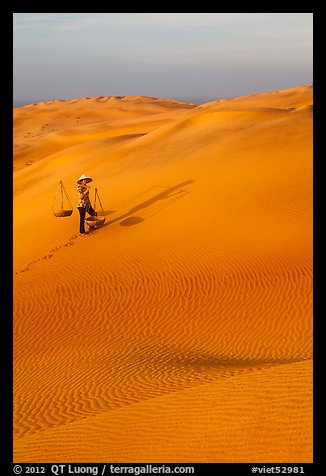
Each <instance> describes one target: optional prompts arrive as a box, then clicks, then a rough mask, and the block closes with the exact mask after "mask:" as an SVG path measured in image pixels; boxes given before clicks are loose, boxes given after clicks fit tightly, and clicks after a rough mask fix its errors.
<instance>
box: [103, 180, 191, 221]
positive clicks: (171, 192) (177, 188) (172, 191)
mask: <svg viewBox="0 0 326 476" xmlns="http://www.w3.org/2000/svg"><path fill="white" fill-rule="evenodd" d="M193 183H194V181H193V180H186V181H185V182H181V183H178V184H177V185H173V186H172V187H166V190H163V192H160V193H158V194H157V195H154V197H152V198H149V199H148V200H146V201H144V202H142V203H139V204H138V205H136V206H135V207H133V208H131V209H130V210H129V211H127V212H126V213H124V214H123V215H120V216H118V217H116V218H114V219H113V220H109V221H108V222H106V223H105V224H104V225H103V226H107V225H111V224H112V223H115V222H117V221H120V220H123V222H121V223H120V224H121V225H124V226H132V225H136V224H138V223H141V222H142V221H144V219H143V218H140V217H134V218H133V219H132V220H131V221H130V219H129V220H125V219H127V218H129V217H130V218H131V216H132V215H134V214H135V213H137V212H139V211H140V210H143V209H144V208H147V207H150V206H151V205H153V204H154V203H156V202H158V201H159V200H165V199H167V198H170V197H173V196H176V195H179V194H184V193H189V192H188V190H183V189H182V187H185V186H187V185H191V184H193Z"/></svg>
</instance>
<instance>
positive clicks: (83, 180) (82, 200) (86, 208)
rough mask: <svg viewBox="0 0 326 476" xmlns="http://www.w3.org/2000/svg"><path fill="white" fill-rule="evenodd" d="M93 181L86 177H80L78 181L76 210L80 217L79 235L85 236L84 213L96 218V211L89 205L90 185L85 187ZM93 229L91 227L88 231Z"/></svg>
mask: <svg viewBox="0 0 326 476" xmlns="http://www.w3.org/2000/svg"><path fill="white" fill-rule="evenodd" d="M92 180H93V179H92V178H91V177H89V176H88V175H82V176H81V177H80V178H79V179H78V180H77V183H78V187H77V192H78V193H79V201H78V204H77V208H78V211H79V216H80V223H79V234H80V235H84V234H85V216H86V213H88V214H89V215H91V216H92V217H94V216H96V211H95V210H94V208H93V207H92V205H91V201H90V198H89V189H90V188H91V187H90V185H87V184H88V183H89V182H91V181H92ZM92 228H94V227H93V226H92V227H90V229H92Z"/></svg>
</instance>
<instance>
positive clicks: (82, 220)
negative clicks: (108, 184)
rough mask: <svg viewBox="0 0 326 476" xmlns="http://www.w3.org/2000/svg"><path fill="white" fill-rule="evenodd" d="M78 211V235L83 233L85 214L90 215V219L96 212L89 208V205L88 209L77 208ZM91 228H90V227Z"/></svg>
mask: <svg viewBox="0 0 326 476" xmlns="http://www.w3.org/2000/svg"><path fill="white" fill-rule="evenodd" d="M78 211H79V216H80V223H79V233H85V216H86V212H87V213H88V214H89V215H91V216H92V217H95V216H96V211H95V210H94V208H93V207H92V206H91V204H89V205H88V207H78ZM90 228H92V227H90Z"/></svg>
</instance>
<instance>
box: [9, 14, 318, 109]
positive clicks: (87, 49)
mask: <svg viewBox="0 0 326 476" xmlns="http://www.w3.org/2000/svg"><path fill="white" fill-rule="evenodd" d="M13 46H14V50H13V67H14V68H13V81H14V83H13V87H14V106H19V105H24V104H29V103H32V102H37V101H46V100H50V99H71V98H77V97H84V96H88V97H92V96H126V95H143V96H152V97H160V98H171V99H179V100H185V101H192V102H197V103H202V102H206V101H209V100H214V99H219V98H227V97H234V96H241V95H245V94H252V93H258V92H264V91H274V90H278V89H285V88H290V87H295V86H300V85H307V84H312V82H313V14H312V13H14V15H13Z"/></svg>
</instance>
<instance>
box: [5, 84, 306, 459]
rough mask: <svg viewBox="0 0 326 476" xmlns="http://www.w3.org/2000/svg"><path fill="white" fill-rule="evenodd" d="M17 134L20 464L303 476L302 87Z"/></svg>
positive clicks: (69, 110)
mask: <svg viewBox="0 0 326 476" xmlns="http://www.w3.org/2000/svg"><path fill="white" fill-rule="evenodd" d="M14 131H15V134H14V135H15V136H14V148H15V158H14V166H15V170H14V271H15V275H14V311H15V313H14V402H15V408H14V411H15V422H14V432H15V433H14V435H15V439H14V460H15V462H19V461H24V462H47V461H50V462H74V461H78V462H94V461H98V462H101V461H103V462H108V461H110V462H292V463H293V462H311V461H312V395H311V393H312V382H311V380H312V360H311V359H312V87H308V86H304V87H299V88H293V89H289V90H284V91H277V92H273V93H264V94H257V95H252V96H246V97H240V98H234V99H225V100H221V101H213V102H211V103H207V104H204V105H201V106H197V105H195V104H186V103H181V102H177V101H172V100H169V99H154V98H144V97H122V98H110V97H108V98H90V99H89V98H80V99H74V100H71V101H51V102H47V103H39V104H36V105H30V106H26V107H23V108H19V109H15V110H14ZM82 173H86V174H88V175H91V176H92V177H93V178H94V181H93V183H92V184H91V185H92V189H91V190H92V191H93V190H94V188H95V187H97V188H98V191H99V194H100V198H101V201H102V203H103V205H104V208H105V209H106V214H107V216H106V224H105V226H103V227H102V228H99V229H97V230H95V231H94V232H92V233H90V234H88V235H86V236H84V237H83V236H78V222H79V215H78V211H77V209H76V204H77V199H78V197H77V193H76V180H77V178H78V177H79V176H80V175H81V174H82ZM59 180H63V182H64V185H65V187H66V189H67V191H68V193H69V196H70V200H71V201H72V203H73V205H74V212H73V214H72V216H71V217H67V218H55V217H54V216H53V214H52V212H51V206H52V199H53V195H54V193H55V191H56V189H57V186H58V182H59ZM92 193H93V192H92Z"/></svg>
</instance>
